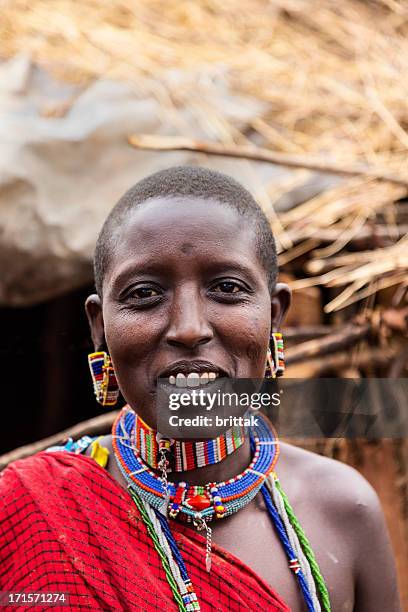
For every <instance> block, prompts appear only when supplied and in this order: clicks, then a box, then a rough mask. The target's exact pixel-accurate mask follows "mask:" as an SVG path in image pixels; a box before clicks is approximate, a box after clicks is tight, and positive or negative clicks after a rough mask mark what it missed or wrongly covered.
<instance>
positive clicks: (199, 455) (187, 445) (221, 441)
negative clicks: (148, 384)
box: [133, 415, 245, 472]
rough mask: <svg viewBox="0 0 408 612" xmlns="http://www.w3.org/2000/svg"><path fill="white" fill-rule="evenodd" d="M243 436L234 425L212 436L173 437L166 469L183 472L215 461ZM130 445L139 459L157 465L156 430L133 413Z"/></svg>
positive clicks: (243, 432)
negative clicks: (196, 439)
mask: <svg viewBox="0 0 408 612" xmlns="http://www.w3.org/2000/svg"><path fill="white" fill-rule="evenodd" d="M244 440H245V427H244V426H234V427H232V428H231V429H229V430H228V431H226V432H225V434H222V435H220V436H219V437H218V438H215V439H214V440H205V441H202V442H195V441H193V440H174V443H173V444H172V446H171V454H170V456H169V460H170V465H169V469H168V471H169V472H187V471H188V470H194V469H195V468H200V467H204V466H206V465H213V464H215V463H219V462H220V461H222V460H223V459H225V457H227V456H228V455H230V454H231V453H233V452H234V451H235V450H237V449H238V448H239V447H240V446H242V444H243V442H244ZM133 442H134V445H135V447H136V449H137V452H138V453H139V455H140V457H141V459H142V460H143V461H144V462H145V463H147V465H149V466H150V467H151V468H153V469H157V468H159V462H160V453H159V442H158V440H157V432H156V431H155V430H154V429H152V428H151V427H149V426H148V425H147V424H146V423H145V422H144V421H143V420H142V419H141V418H140V416H139V415H136V421H135V427H134V440H133Z"/></svg>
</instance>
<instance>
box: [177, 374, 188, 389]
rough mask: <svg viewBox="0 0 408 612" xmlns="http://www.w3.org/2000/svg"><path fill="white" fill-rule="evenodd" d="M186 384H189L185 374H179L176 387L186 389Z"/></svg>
mask: <svg viewBox="0 0 408 612" xmlns="http://www.w3.org/2000/svg"><path fill="white" fill-rule="evenodd" d="M186 382H187V379H186V377H185V376H184V374H182V373H181V372H179V373H178V374H177V376H176V385H177V387H185V386H186Z"/></svg>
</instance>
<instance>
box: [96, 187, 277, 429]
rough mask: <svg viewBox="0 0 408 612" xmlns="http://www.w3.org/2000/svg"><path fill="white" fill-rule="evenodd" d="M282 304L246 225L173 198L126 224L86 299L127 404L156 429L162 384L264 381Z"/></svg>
mask: <svg viewBox="0 0 408 612" xmlns="http://www.w3.org/2000/svg"><path fill="white" fill-rule="evenodd" d="M288 303H289V292H288V290H287V288H286V286H283V285H278V286H277V291H276V293H275V294H274V296H273V297H272V300H271V296H270V293H269V290H268V281H267V275H266V272H265V270H264V268H263V266H262V264H261V263H260V261H259V259H258V256H257V248H256V236H255V232H254V229H253V228H252V227H251V226H250V225H249V223H248V221H246V220H245V219H244V218H243V217H242V216H240V215H239V214H238V213H237V212H236V211H235V210H234V209H232V208H230V207H229V206H227V205H224V204H221V203H219V202H218V201H215V200H203V199H201V198H191V197H189V198H185V197H177V198H176V197H172V198H166V199H164V198H155V199H151V200H149V201H148V202H146V203H145V204H142V205H141V206H139V207H138V208H136V209H135V210H134V211H132V212H131V213H130V214H129V217H128V218H127V221H126V224H124V227H123V229H122V230H121V232H120V238H119V240H118V246H116V247H115V251H114V253H113V254H112V258H111V260H110V263H109V268H108V270H107V273H106V275H105V278H104V283H103V302H102V304H100V300H99V298H98V297H97V296H90V298H88V300H87V313H88V317H89V320H90V323H91V328H92V337H93V339H94V343H95V347H96V348H97V349H98V348H100V347H101V345H102V344H103V342H104V340H106V344H107V347H108V350H109V353H110V355H111V358H112V362H113V366H114V369H115V372H116V376H117V379H118V382H119V386H120V389H121V392H122V394H123V396H124V398H125V400H126V401H127V403H128V404H129V405H130V406H131V407H132V408H133V409H134V410H135V411H136V412H138V414H140V416H141V417H142V418H143V419H144V420H145V421H146V422H147V423H148V424H149V425H151V426H153V427H154V426H155V422H156V421H155V419H156V415H155V410H156V407H155V401H156V393H157V380H158V378H160V377H166V378H168V377H170V376H174V377H177V374H178V375H179V376H178V378H179V379H180V374H184V375H185V376H187V375H188V373H189V372H190V373H191V372H195V376H196V375H197V373H198V374H199V375H200V376H202V375H204V378H205V376H206V374H207V375H210V373H211V372H214V373H215V374H221V375H223V376H225V375H227V376H229V377H234V378H262V377H263V376H264V371H265V358H266V351H267V348H268V342H269V336H270V331H271V326H272V327H273V328H274V329H276V328H277V327H278V326H279V324H280V321H281V318H282V316H283V314H284V311H285V310H286V308H287V305H288ZM210 376H211V375H210ZM171 380H173V379H171ZM185 384H187V381H185Z"/></svg>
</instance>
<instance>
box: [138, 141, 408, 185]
mask: <svg viewBox="0 0 408 612" xmlns="http://www.w3.org/2000/svg"><path fill="white" fill-rule="evenodd" d="M128 142H129V144H130V145H132V147H135V148H137V149H151V150H154V151H193V152H198V153H206V154H207V155H221V156H224V157H236V158H241V159H252V160H254V161H263V162H268V163H271V164H278V165H280V166H287V167H289V168H306V169H308V170H315V171H318V172H326V173H329V174H342V175H345V176H364V177H367V178H372V179H377V180H379V181H388V182H390V183H396V184H397V185H403V186H404V187H408V180H406V179H403V178H402V177H399V176H395V175H393V174H388V173H387V172H384V171H383V170H376V169H374V168H368V167H362V166H357V165H354V166H344V165H341V164H339V163H337V162H330V161H326V160H322V159H318V158H313V157H311V156H309V155H308V156H303V155H289V154H287V153H280V152H279V151H272V150H270V149H264V148H262V147H256V146H255V145H253V146H252V145H249V146H248V145H224V144H221V143H217V142H203V141H199V140H191V139H188V138H179V137H171V136H155V135H151V134H134V135H132V136H129V138H128Z"/></svg>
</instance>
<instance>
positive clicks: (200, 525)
mask: <svg viewBox="0 0 408 612" xmlns="http://www.w3.org/2000/svg"><path fill="white" fill-rule="evenodd" d="M258 422H259V423H260V425H259V427H257V428H255V430H254V431H251V436H250V440H251V449H252V452H253V459H252V462H251V464H250V466H249V467H248V468H247V469H246V470H245V471H244V472H243V473H242V474H240V475H239V476H237V477H235V478H232V479H230V480H229V481H226V482H224V483H217V484H215V483H208V484H207V485H205V486H204V487H196V486H195V487H190V486H189V485H187V484H186V483H179V484H178V485H174V484H173V483H170V482H167V481H166V479H160V478H159V477H158V476H157V475H156V474H154V473H153V472H151V471H150V470H149V468H148V467H147V466H146V465H143V462H142V461H141V459H140V457H138V456H137V449H135V448H134V447H133V445H132V444H130V442H131V440H132V435H131V434H132V427H134V424H135V414H134V413H133V411H131V410H130V409H129V408H127V407H126V408H125V409H123V410H122V412H121V413H120V414H119V415H118V417H117V419H116V420H115V422H114V424H113V427H112V445H113V449H114V455H115V459H116V460H117V463H118V466H119V468H120V470H121V472H122V474H123V476H124V477H125V479H126V480H127V482H128V490H129V493H130V495H131V497H132V499H133V500H134V502H135V504H136V505H137V507H138V508H139V510H140V512H141V515H142V517H143V520H144V521H145V524H146V527H147V529H148V532H149V534H150V535H151V537H152V540H153V544H154V546H155V548H156V550H157V552H158V554H159V556H160V557H161V558H162V563H163V568H164V570H165V572H166V576H167V578H168V582H169V584H170V586H171V588H172V590H173V594H174V597H175V600H176V601H177V603H178V605H179V609H180V610H187V611H192V610H200V606H199V602H198V600H197V596H196V594H195V591H194V587H193V585H192V584H191V581H190V579H189V577H188V574H187V570H186V567H185V564H184V561H183V558H182V555H181V553H180V551H179V549H178V547H177V543H176V541H175V539H174V537H173V535H172V533H171V529H170V526H169V524H168V521H167V517H166V512H165V513H163V505H164V506H165V510H167V507H168V505H169V504H170V512H169V515H170V517H172V518H176V517H184V519H185V520H187V521H192V522H193V524H194V525H195V526H196V528H197V529H198V530H200V529H206V531H207V544H206V569H207V571H210V569H211V528H210V527H209V526H208V525H207V522H209V521H211V520H212V519H213V518H214V517H216V518H222V517H223V516H227V514H232V513H233V512H236V511H237V510H239V508H240V507H243V505H245V503H249V501H250V500H251V499H252V498H253V497H254V496H255V495H256V493H257V492H258V491H259V490H260V491H261V492H262V495H263V498H264V502H265V506H266V508H267V511H268V514H269V516H270V518H271V521H272V523H273V525H274V528H275V530H276V532H277V534H278V536H279V539H280V540H281V543H282V546H283V548H284V551H285V553H286V555H287V557H288V565H289V569H290V570H291V571H292V572H293V573H294V574H295V576H296V579H297V581H298V584H299V587H300V590H301V592H302V595H303V598H304V601H305V603H306V608H307V610H308V612H321V611H322V610H324V612H330V601H329V596H328V592H327V588H326V586H325V583H324V579H323V577H322V575H321V572H320V569H319V566H318V564H317V562H316V559H315V557H314V554H313V551H312V549H311V547H310V544H309V542H308V541H307V538H306V536H305V534H304V532H303V530H302V528H301V527H300V525H299V523H298V521H297V519H296V517H295V515H294V513H293V510H292V509H291V507H290V505H289V502H288V500H287V498H286V496H285V494H284V493H283V491H282V489H281V487H280V485H279V481H278V478H277V476H276V474H275V473H274V472H273V467H274V466H275V464H276V461H277V458H278V455H279V441H278V440H277V438H276V436H275V434H274V432H273V430H272V429H271V428H270V427H269V426H268V424H267V422H266V421H265V420H264V419H263V418H262V417H261V416H260V415H259V421H258ZM265 449H266V452H265ZM131 453H133V455H134V457H133V460H132V459H131V456H130V454H131ZM266 455H269V461H268V460H267V459H266ZM128 462H129V463H128ZM133 468H135V469H133ZM257 468H258V469H257ZM248 475H251V477H252V476H255V477H257V478H256V479H255V480H254V481H253V482H251V484H252V485H254V486H253V487H252V489H250V491H251V494H250V495H249V491H248V486H247V485H248V482H246V481H245V480H244V483H243V484H242V482H241V481H242V480H243V479H248ZM152 485H153V486H152ZM233 485H235V487H236V491H237V493H235V494H234V493H232V494H231V489H227V487H232V486H233ZM250 486H251V485H249V487H250ZM166 491H167V493H168V494H167V496H166ZM226 491H227V492H228V495H225V492H226ZM220 492H221V495H220ZM210 496H212V500H209V498H210ZM234 496H235V498H238V499H239V500H240V501H239V502H238V503H236V504H235V505H234V504H233V505H231V506H228V504H229V503H230V502H231V501H232V502H233V501H235V500H234V499H232V498H234ZM194 497H195V499H194ZM204 500H206V501H205V502H204ZM208 501H210V503H211V501H212V505H211V506H208ZM220 502H221V506H222V507H223V511H222V512H219V513H218V512H217V506H218V508H219V505H220ZM204 506H205V507H204Z"/></svg>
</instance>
